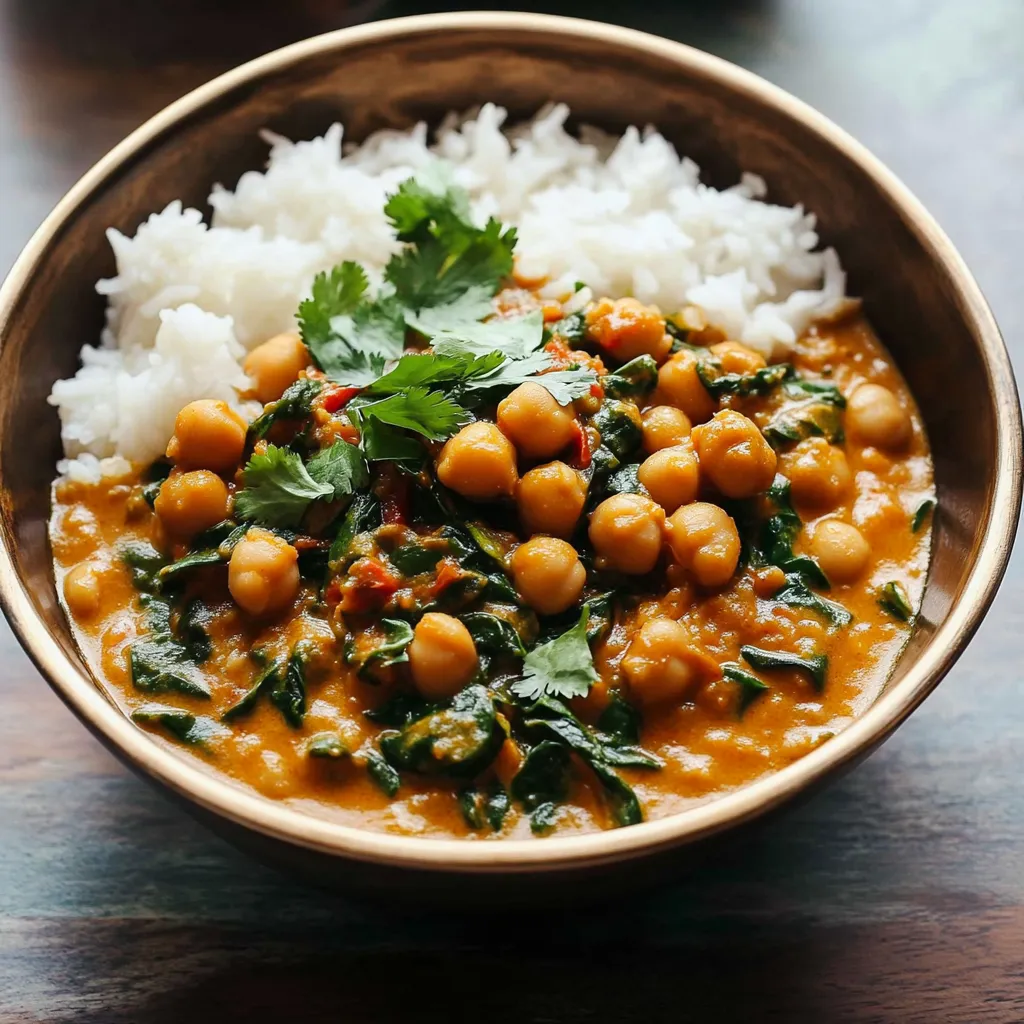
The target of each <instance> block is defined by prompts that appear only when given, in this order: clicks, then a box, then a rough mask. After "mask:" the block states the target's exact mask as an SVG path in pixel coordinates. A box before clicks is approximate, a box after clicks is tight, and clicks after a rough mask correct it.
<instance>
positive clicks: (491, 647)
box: [462, 612, 526, 658]
mask: <svg viewBox="0 0 1024 1024" xmlns="http://www.w3.org/2000/svg"><path fill="white" fill-rule="evenodd" d="M462 623H463V625H464V626H465V627H466V629H468V630H469V635H470V636H471V637H472V638H473V643H474V644H475V645H476V649H477V651H478V652H479V653H481V654H488V655H491V656H492V657H495V658H501V657H509V658H525V657H526V648H525V647H524V646H523V640H522V637H521V636H520V635H519V633H518V631H517V630H516V628H515V626H513V625H512V623H511V622H509V621H507V620H506V619H500V618H498V616H497V615H492V614H490V612H470V613H469V614H468V615H463V616H462Z"/></svg>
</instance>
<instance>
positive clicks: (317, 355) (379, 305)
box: [298, 261, 405, 387]
mask: <svg viewBox="0 0 1024 1024" xmlns="http://www.w3.org/2000/svg"><path fill="white" fill-rule="evenodd" d="M367 288H368V282H367V279H366V272H365V271H364V270H363V268H362V267H361V266H360V265H359V264H358V263H352V262H350V261H346V262H345V263H340V264H338V266H336V267H334V269H333V270H331V271H330V272H324V273H320V274H317V276H316V278H315V280H314V281H313V288H312V295H311V296H310V298H308V299H306V301H305V302H303V303H302V304H301V305H300V306H299V314H298V319H299V332H300V333H301V335H302V340H303V341H304V342H305V343H306V347H307V348H308V349H309V352H310V355H311V356H312V357H313V360H314V362H315V363H316V364H317V366H319V367H320V369H321V370H323V371H324V373H326V374H327V376H328V377H330V378H331V379H332V380H334V381H337V382H338V383H339V384H348V385H352V386H355V387H362V386H364V385H366V384H369V383H370V382H371V381H373V380H375V379H376V378H377V377H379V376H380V374H381V373H383V371H384V366H385V365H386V364H387V362H388V360H390V359H397V358H398V356H400V355H401V354H402V348H403V347H404V345H405V320H404V317H403V313H402V307H401V306H400V305H399V304H398V302H397V301H396V300H395V299H394V298H392V297H386V298H383V299H377V300H376V301H372V302H371V301H368V300H366V291H367Z"/></svg>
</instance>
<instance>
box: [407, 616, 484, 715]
mask: <svg viewBox="0 0 1024 1024" xmlns="http://www.w3.org/2000/svg"><path fill="white" fill-rule="evenodd" d="M479 664H480V659H479V657H478V656H477V653H476V644H475V643H473V638H472V637H471V636H470V635H469V630H468V629H466V627H465V626H464V625H463V624H462V623H461V622H460V621H459V620H458V619H456V618H453V617H452V616H451V615H445V614H444V613H443V612H427V614H426V615H424V616H423V618H422V619H420V621H419V622H418V623H416V629H415V630H414V631H413V636H412V643H410V644H409V668H410V670H411V672H412V681H413V684H414V685H415V687H416V689H417V690H419V691H420V693H421V694H423V696H424V697H426V698H428V699H429V700H443V699H444V698H445V697H454V696H455V694H457V693H458V692H459V690H461V689H462V688H463V687H464V686H465V685H466V684H467V683H468V682H469V681H470V680H471V679H472V678H473V676H474V675H476V670H477V667H478V665H479Z"/></svg>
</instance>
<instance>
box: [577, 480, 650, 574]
mask: <svg viewBox="0 0 1024 1024" xmlns="http://www.w3.org/2000/svg"><path fill="white" fill-rule="evenodd" d="M664 525H665V510H664V509H663V508H662V507H661V506H660V505H657V504H655V503H654V502H653V501H652V500H651V499H650V498H647V497H644V496H643V495H642V494H613V495H612V496H611V497H610V498H605V500H604V501H602V502H601V504H600V505H598V506H597V508H595V509H594V511H593V512H592V513H591V515H590V531H589V532H590V542H591V544H593V545H594V550H595V551H596V552H597V554H598V556H599V565H601V566H602V567H603V568H609V569H617V570H618V571H619V572H625V573H630V574H631V575H635V576H642V575H643V574H644V573H647V572H650V571H651V570H652V569H653V568H654V566H655V563H656V562H657V561H658V556H659V555H660V554H661V546H662V540H663V537H662V527H663V526H664Z"/></svg>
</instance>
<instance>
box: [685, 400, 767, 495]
mask: <svg viewBox="0 0 1024 1024" xmlns="http://www.w3.org/2000/svg"><path fill="white" fill-rule="evenodd" d="M693 443H694V445H695V447H696V449H697V457H698V458H699V459H700V471H701V474H702V475H703V476H706V477H707V478H708V479H709V480H710V481H711V482H712V483H713V484H714V485H715V487H717V488H718V489H719V490H720V491H721V492H722V493H723V494H724V495H726V497H729V498H749V497H751V496H753V495H755V494H758V493H760V492H761V491H766V490H767V489H768V488H769V487H770V486H771V483H772V480H774V479H775V465H776V462H777V459H776V457H775V452H774V450H773V449H772V446H771V445H770V444H769V443H768V442H767V441H766V440H765V439H764V437H763V435H762V434H761V431H760V430H758V429H757V424H756V423H754V421H753V420H749V419H747V417H746V416H744V415H743V414H742V413H739V412H736V410H735V409H723V410H722V411H721V412H716V413H715V416H714V418H713V419H712V420H711V421H710V422H708V423H703V424H701V425H700V426H699V427H696V428H695V429H694V431H693Z"/></svg>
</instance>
